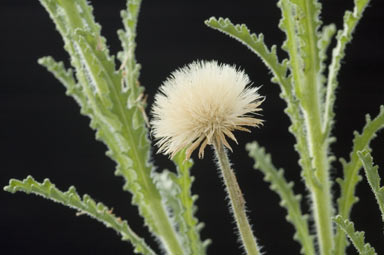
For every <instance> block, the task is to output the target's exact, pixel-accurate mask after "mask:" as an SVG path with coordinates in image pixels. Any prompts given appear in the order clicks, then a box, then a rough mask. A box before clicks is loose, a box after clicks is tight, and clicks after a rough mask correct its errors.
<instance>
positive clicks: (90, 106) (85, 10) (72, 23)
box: [40, 0, 181, 253]
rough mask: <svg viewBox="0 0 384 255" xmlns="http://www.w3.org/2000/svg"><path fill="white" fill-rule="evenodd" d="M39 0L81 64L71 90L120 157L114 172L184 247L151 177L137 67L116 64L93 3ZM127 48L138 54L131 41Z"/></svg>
mask: <svg viewBox="0 0 384 255" xmlns="http://www.w3.org/2000/svg"><path fill="white" fill-rule="evenodd" d="M40 2H41V3H42V4H43V6H44V7H45V8H46V10H47V11H48V13H49V14H50V16H51V18H52V20H53V21H54V22H55V23H56V27H57V29H58V30H59V32H60V34H61V35H62V37H63V39H64V43H65V46H64V47H65V49H66V50H67V52H68V53H69V55H70V57H71V65H72V66H73V68H74V69H75V70H76V78H77V84H78V85H76V89H75V90H73V91H71V92H70V91H69V90H68V92H67V93H68V94H69V95H72V96H73V97H75V99H76V100H77V101H78V103H79V104H80V106H81V112H82V113H83V114H85V115H87V116H89V117H90V118H91V124H90V125H91V127H92V128H93V129H95V130H96V138H97V139H98V140H100V141H102V142H104V143H105V144H106V145H107V147H108V149H109V150H108V152H107V155H108V156H109V157H111V158H112V159H113V160H114V161H115V162H116V163H117V168H116V172H115V173H116V175H120V176H122V177H123V178H124V179H125V185H124V190H127V191H130V192H131V193H132V195H133V196H132V203H133V204H134V205H137V206H138V209H139V213H140V215H142V216H143V218H144V222H145V224H146V225H147V226H148V227H149V230H150V231H151V232H152V233H153V234H154V235H155V236H157V237H158V238H159V240H161V241H163V242H164V243H163V245H164V248H165V249H166V250H167V251H168V252H170V253H180V252H181V247H180V244H179V243H178V240H177V237H176V236H175V230H174V229H173V227H172V225H171V223H170V221H169V218H168V217H167V214H166V211H165V208H164V206H163V204H162V201H161V196H160V193H159V191H158V190H157V188H156V186H155V184H154V182H153V180H152V177H151V173H152V171H153V170H154V167H153V165H152V164H151V161H150V142H149V140H148V138H147V136H148V130H147V127H146V121H145V120H146V115H145V111H144V106H145V105H144V104H143V102H142V100H140V98H138V97H137V94H138V93H139V91H141V90H140V89H137V88H136V87H137V84H138V81H137V79H138V72H137V70H136V69H137V68H136V67H135V69H134V70H133V69H132V70H131V69H129V70H128V69H127V70H125V72H124V70H116V66H115V60H114V57H112V56H110V54H109V51H108V47H107V46H106V40H105V39H104V38H103V37H102V36H101V34H100V31H101V29H100V25H98V24H97V23H96V22H95V20H94V17H93V14H92V7H91V6H89V5H88V4H87V1H86V0H73V1H66V0H40ZM134 3H136V5H135V4H134ZM139 3H140V2H138V1H135V2H133V3H132V4H129V3H128V5H127V7H128V10H127V11H125V13H126V14H127V15H128V16H129V15H130V14H133V13H136V14H135V15H133V16H132V17H131V19H130V20H129V18H126V19H124V22H125V23H131V22H132V21H134V22H136V20H137V13H138V8H139ZM130 8H131V9H130ZM135 8H136V9H135ZM123 16H124V15H123ZM127 26H131V25H130V24H127ZM127 26H126V27H127ZM131 39H132V40H134V37H132V38H131ZM128 49H129V50H130V51H131V53H130V54H134V51H133V50H134V48H132V46H128V48H127V50H128ZM46 62H47V61H46ZM48 62H49V61H48ZM48 62H47V63H48ZM46 66H47V67H48V69H50V70H51V71H53V73H54V75H55V76H56V77H58V78H60V77H61V76H60V74H61V72H62V71H63V68H61V69H60V71H59V72H55V68H54V67H55V63H53V62H52V63H48V64H47V65H46ZM135 70H136V71H135ZM127 72H129V73H127ZM126 75H128V76H130V75H133V76H132V77H134V78H135V81H134V82H131V83H130V84H129V85H127V84H126V83H127V82H125V83H124V81H125V77H126ZM59 80H60V79H59ZM71 82H72V81H71ZM133 83H134V84H133ZM64 85H65V84H64ZM72 87H74V86H72ZM77 95H79V96H77ZM168 249H169V250H168Z"/></svg>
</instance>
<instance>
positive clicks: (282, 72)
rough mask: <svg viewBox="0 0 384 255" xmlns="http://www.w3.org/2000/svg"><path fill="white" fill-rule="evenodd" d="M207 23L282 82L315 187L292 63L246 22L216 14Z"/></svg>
mask: <svg viewBox="0 0 384 255" xmlns="http://www.w3.org/2000/svg"><path fill="white" fill-rule="evenodd" d="M284 3H285V2H284ZM283 23H284V22H283ZM205 24H206V25H207V26H209V27H211V28H213V29H216V30H219V31H220V32H223V33H225V34H227V35H229V36H231V37H233V38H235V39H236V40H238V41H240V42H241V43H243V44H244V45H245V46H247V47H248V48H249V49H250V50H251V51H252V52H254V53H255V54H256V55H258V56H259V57H260V58H261V59H262V60H263V62H264V63H265V64H266V66H267V67H268V68H269V69H270V70H271V72H272V74H273V76H274V77H273V79H272V81H274V82H275V83H277V84H279V85H280V88H281V94H280V97H281V98H283V99H284V100H285V101H286V103H287V108H286V109H285V112H286V113H287V115H288V116H289V118H290V119H291V123H292V125H291V126H290V128H289V130H290V132H291V133H292V134H293V135H294V136H295V138H296V141H297V144H296V146H295V148H296V150H297V152H298V153H299V155H300V158H301V159H300V161H299V164H300V166H301V167H302V169H303V171H302V175H303V177H304V178H305V179H306V180H307V182H306V183H307V184H308V185H310V186H313V183H316V177H315V176H314V172H313V169H312V166H311V158H310V155H309V153H308V147H307V141H306V139H307V138H306V135H305V133H306V131H305V128H304V119H303V117H302V114H301V112H300V105H299V101H298V100H297V98H296V97H295V95H294V94H293V88H292V84H291V83H292V82H291V80H292V78H291V77H287V71H288V68H287V66H288V62H287V61H286V60H284V61H283V62H282V63H280V62H279V60H278V57H277V54H276V47H275V46H272V48H271V50H269V49H268V47H267V46H266V45H265V43H264V39H263V35H262V34H259V35H258V36H257V35H256V34H251V33H250V31H249V30H248V28H247V27H246V26H245V25H244V24H242V25H234V24H232V22H231V21H230V20H229V19H223V18H219V19H216V18H214V17H212V18H210V19H209V20H206V21H205Z"/></svg>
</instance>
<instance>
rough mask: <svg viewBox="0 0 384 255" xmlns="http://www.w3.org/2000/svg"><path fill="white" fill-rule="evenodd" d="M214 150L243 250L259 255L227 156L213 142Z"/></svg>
mask: <svg viewBox="0 0 384 255" xmlns="http://www.w3.org/2000/svg"><path fill="white" fill-rule="evenodd" d="M214 148H215V152H216V157H217V159H218V164H219V168H220V171H221V175H222V177H223V179H224V184H225V187H226V190H227V193H228V196H229V199H230V204H231V208H232V212H233V216H234V218H235V221H236V225H237V229H238V231H239V233H240V237H241V241H242V243H243V245H244V249H245V251H246V252H247V254H248V255H259V254H260V249H259V247H258V246H257V243H256V238H255V237H254V235H253V233H252V229H251V225H250V224H249V222H248V219H247V215H246V214H245V200H244V198H243V194H242V193H241V190H240V187H239V184H238V183H237V180H236V176H235V174H234V173H233V171H232V169H231V165H230V163H229V159H228V156H227V154H226V152H225V150H224V147H223V145H222V144H220V143H218V142H215V143H214Z"/></svg>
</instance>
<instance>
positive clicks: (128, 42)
mask: <svg viewBox="0 0 384 255" xmlns="http://www.w3.org/2000/svg"><path fill="white" fill-rule="evenodd" d="M140 5H141V0H130V1H127V9H126V10H123V11H121V17H122V19H123V25H124V30H118V31H117V33H118V35H119V38H120V41H121V44H122V47H123V51H121V52H119V53H118V58H119V60H120V62H121V66H120V68H119V70H121V71H122V75H123V77H124V84H125V86H126V87H127V89H130V90H131V92H130V97H129V101H130V102H129V104H132V103H136V102H135V101H136V100H137V99H138V98H139V97H140V95H141V94H142V93H143V91H144V89H143V87H142V86H139V84H138V79H139V73H140V65H139V64H138V63H137V62H136V59H135V49H136V41H135V39H136V27H137V21H138V15H139V10H140ZM140 103H143V104H144V105H143V106H145V102H140Z"/></svg>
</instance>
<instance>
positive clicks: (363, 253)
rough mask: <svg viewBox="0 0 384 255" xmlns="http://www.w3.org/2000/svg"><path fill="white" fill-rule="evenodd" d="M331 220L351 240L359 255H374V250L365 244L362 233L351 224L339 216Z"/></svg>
mask: <svg viewBox="0 0 384 255" xmlns="http://www.w3.org/2000/svg"><path fill="white" fill-rule="evenodd" d="M333 220H334V222H335V223H336V224H337V226H338V227H339V228H340V229H342V230H343V231H344V233H345V234H347V236H348V238H349V239H351V241H352V243H353V245H354V246H355V248H356V250H357V251H358V252H359V254H360V255H376V251H375V249H374V248H373V247H372V246H371V245H370V244H369V243H365V241H364V232H363V231H361V232H359V231H356V230H355V226H354V224H353V222H351V221H349V220H348V219H345V218H343V217H342V216H341V215H338V216H336V217H335V218H334V219H333Z"/></svg>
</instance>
